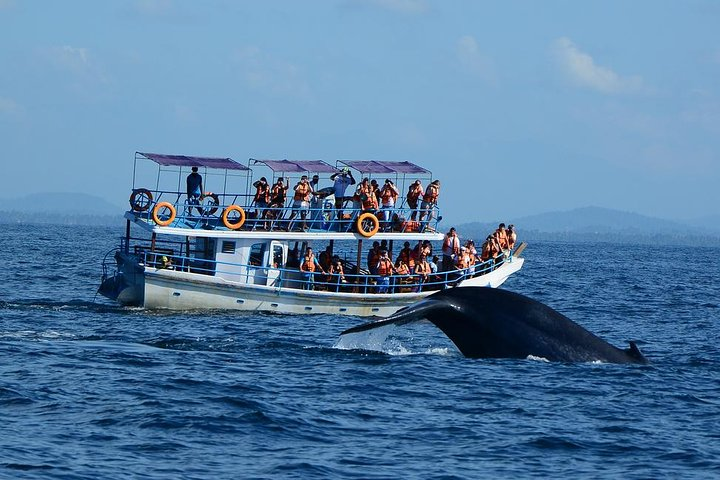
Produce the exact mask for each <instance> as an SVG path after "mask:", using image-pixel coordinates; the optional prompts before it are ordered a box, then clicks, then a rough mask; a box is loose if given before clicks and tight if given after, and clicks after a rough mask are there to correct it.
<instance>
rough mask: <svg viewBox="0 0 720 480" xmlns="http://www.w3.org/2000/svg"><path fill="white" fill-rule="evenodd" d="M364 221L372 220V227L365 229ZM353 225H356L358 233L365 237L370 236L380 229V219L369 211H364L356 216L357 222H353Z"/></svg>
mask: <svg viewBox="0 0 720 480" xmlns="http://www.w3.org/2000/svg"><path fill="white" fill-rule="evenodd" d="M366 221H370V222H372V224H373V227H372V229H370V230H365V225H364V224H365V222H366ZM355 225H356V226H357V230H358V233H359V234H360V235H362V236H363V237H365V238H370V237H372V236H373V235H375V234H376V233H377V232H378V230H380V221H379V220H378V218H377V217H376V216H375V215H373V214H372V213H370V212H365V213H363V214H361V215H360V216H359V217H358V219H357V222H355Z"/></svg>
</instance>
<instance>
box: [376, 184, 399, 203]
mask: <svg viewBox="0 0 720 480" xmlns="http://www.w3.org/2000/svg"><path fill="white" fill-rule="evenodd" d="M396 198H397V193H395V190H394V189H393V188H392V187H391V186H390V185H385V186H384V187H383V189H382V191H381V192H380V200H382V203H383V205H389V204H390V200H392V201H393V202H394V201H395V199H396Z"/></svg>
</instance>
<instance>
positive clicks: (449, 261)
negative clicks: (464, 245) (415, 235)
mask: <svg viewBox="0 0 720 480" xmlns="http://www.w3.org/2000/svg"><path fill="white" fill-rule="evenodd" d="M442 253H443V259H442V267H441V268H442V270H441V271H442V272H448V271H450V270H452V269H453V267H454V265H455V257H456V256H457V255H458V254H459V253H460V238H459V237H458V236H457V233H456V232H455V227H452V228H450V230H449V231H448V233H446V234H445V238H443V244H442Z"/></svg>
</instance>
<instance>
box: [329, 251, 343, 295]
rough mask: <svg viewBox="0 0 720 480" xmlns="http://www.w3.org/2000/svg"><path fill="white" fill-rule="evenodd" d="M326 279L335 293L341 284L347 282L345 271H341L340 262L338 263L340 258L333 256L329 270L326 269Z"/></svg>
mask: <svg viewBox="0 0 720 480" xmlns="http://www.w3.org/2000/svg"><path fill="white" fill-rule="evenodd" d="M327 272H328V279H327V282H328V283H329V284H330V285H332V286H333V289H334V290H335V291H336V292H339V291H340V286H341V285H342V284H343V283H347V280H346V279H345V270H344V269H343V266H342V262H341V261H340V257H338V256H337V255H335V256H334V257H333V258H332V263H331V264H330V268H329V269H328V271H327Z"/></svg>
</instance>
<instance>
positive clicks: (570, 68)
mask: <svg viewBox="0 0 720 480" xmlns="http://www.w3.org/2000/svg"><path fill="white" fill-rule="evenodd" d="M553 50H554V53H555V56H556V59H557V61H558V63H559V65H560V67H561V68H562V69H563V71H564V73H565V74H566V75H567V76H568V78H569V79H570V80H571V81H572V82H573V83H575V84H576V85H578V86H581V87H586V88H590V89H592V90H596V91H598V92H601V93H608V94H615V93H636V92H641V91H643V90H645V89H646V88H645V85H644V83H643V80H642V78H641V77H639V76H630V77H623V76H621V75H618V74H617V73H615V72H614V71H613V70H612V69H610V68H607V67H602V66H600V65H596V64H595V60H593V58H592V57H591V56H590V55H589V54H587V53H585V52H583V51H581V50H580V49H579V48H578V47H577V46H576V45H575V44H574V43H573V42H572V41H571V40H570V39H569V38H567V37H562V38H559V39H557V40H556V41H555V42H554V45H553Z"/></svg>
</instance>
